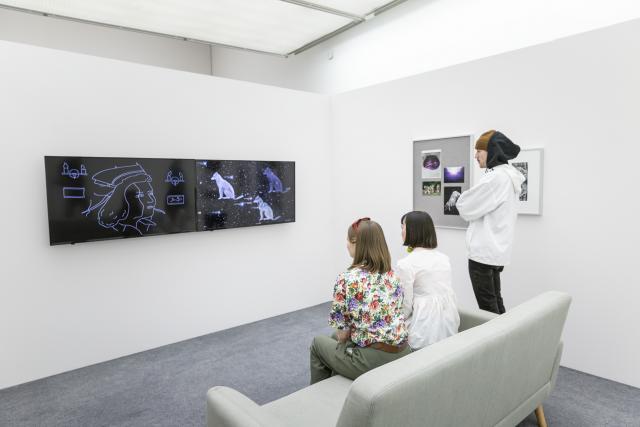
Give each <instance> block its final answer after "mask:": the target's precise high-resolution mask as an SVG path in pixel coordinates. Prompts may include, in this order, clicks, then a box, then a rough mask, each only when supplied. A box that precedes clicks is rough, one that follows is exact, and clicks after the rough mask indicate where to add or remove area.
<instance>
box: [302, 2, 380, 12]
mask: <svg viewBox="0 0 640 427" xmlns="http://www.w3.org/2000/svg"><path fill="white" fill-rule="evenodd" d="M306 1H307V2H309V3H313V4H317V5H319V6H324V7H329V8H331V9H336V10H341V11H343V12H348V13H351V14H353V15H359V16H365V15H368V14H369V13H371V12H373V11H374V10H376V9H378V8H380V7H382V6H384V5H387V4H389V3H391V2H392V1H391V0H306Z"/></svg>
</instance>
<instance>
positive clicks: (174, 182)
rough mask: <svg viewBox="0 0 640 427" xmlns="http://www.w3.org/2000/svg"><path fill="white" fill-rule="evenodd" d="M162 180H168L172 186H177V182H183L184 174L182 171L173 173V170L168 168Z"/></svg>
mask: <svg viewBox="0 0 640 427" xmlns="http://www.w3.org/2000/svg"><path fill="white" fill-rule="evenodd" d="M164 182H168V183H169V184H171V185H173V186H174V187H177V186H178V184H180V183H181V182H184V176H183V175H182V172H178V175H174V174H173V171H171V169H169V172H167V177H166V178H165V180H164Z"/></svg>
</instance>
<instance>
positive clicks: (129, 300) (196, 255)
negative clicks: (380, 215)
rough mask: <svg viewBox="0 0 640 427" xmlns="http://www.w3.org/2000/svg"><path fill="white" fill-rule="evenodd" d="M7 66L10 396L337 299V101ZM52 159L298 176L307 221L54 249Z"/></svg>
mask: <svg viewBox="0 0 640 427" xmlns="http://www.w3.org/2000/svg"><path fill="white" fill-rule="evenodd" d="M0 58H1V59H0V62H1V63H2V66H0V94H1V95H0V123H1V124H0V158H1V159H2V175H3V176H4V183H5V187H4V190H3V196H2V202H1V207H2V208H1V209H0V224H2V244H1V245H0V263H1V266H0V271H1V272H2V278H1V279H0V324H1V325H2V327H1V328H0V388H4V387H8V386H11V385H14V384H18V383H23V382H26V381H30V380H34V379H37V378H42V377H45V376H49V375H52V374H56V373H59V372H63V371H67V370H71V369H75V368H79V367H82V366H86V365H89V364H93V363H97V362H102V361H105V360H109V359H113V358H116V357H120V356H124V355H127V354H131V353H135V352H139V351H142V350H146V349H150V348H154V347H158V346H161V345H164V344H168V343H173V342H177V341H180V340H184V339H188V338H192V337H195V336H199V335H203V334H208V333H211V332H213V331H216V330H220V329H225V328H229V327H232V326H236V325H240V324H244V323H247V322H251V321H255V320H258V319H263V318H266V317H270V316H274V315H278V314H282V313H286V312H289V311H292V310H296V309H300V308H304V307H308V306H311V305H315V304H318V303H321V302H324V301H326V300H328V299H329V298H330V295H331V287H330V284H331V283H332V280H333V278H334V274H335V272H333V271H331V269H330V268H329V267H327V268H326V269H322V268H318V266H322V265H324V266H330V265H331V264H332V260H333V256H332V255H331V252H330V251H329V249H330V248H331V247H333V245H332V243H333V242H331V236H330V235H329V234H328V233H327V232H326V231H327V230H328V229H330V226H331V225H330V224H331V216H330V215H328V212H327V206H329V205H330V201H331V198H330V194H331V193H330V188H329V186H328V183H327V180H328V178H326V176H327V175H328V172H327V166H328V165H329V164H330V163H331V147H330V144H329V140H328V137H329V107H330V105H329V99H328V98H327V97H325V96H322V95H316V94H311V93H304V92H296V91H292V90H288V89H281V88H276V87H268V86H259V85H255V84H253V83H245V82H237V81H232V80H226V79H220V78H213V77H210V76H205V75H198V74H192V73H184V72H178V71H172V70H166V69H162V68H156V67H149V66H143V65H138V64H130V63H125V62H119V61H114V60H109V59H103V58H96V57H91V56H84V55H78V54H73V53H68V52H62V51H57V50H52V49H44V48H38V47H33V46H27V45H21V44H14V43H9V42H0ZM45 155H74V156H83V155H84V156H114V157H115V156H119V157H166V158H209V159H239V160H289V161H295V162H296V215H297V221H296V222H295V223H290V224H281V225H268V226H262V227H249V228H241V229H230V230H223V231H215V232H200V233H186V234H177V235H167V236H154V237H147V238H139V239H128V240H116V241H104V242H93V243H84V244H78V245H73V246H72V245H64V246H55V247H51V246H49V240H48V223H47V207H46V193H45V177H44V159H43V156H45ZM225 351H227V350H225Z"/></svg>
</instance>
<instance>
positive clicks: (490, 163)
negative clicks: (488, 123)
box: [487, 132, 520, 169]
mask: <svg viewBox="0 0 640 427" xmlns="http://www.w3.org/2000/svg"><path fill="white" fill-rule="evenodd" d="M518 153H520V147H519V146H518V145H516V144H514V143H513V142H512V141H511V140H510V139H509V138H507V137H506V135H505V134H503V133H502V132H494V133H493V135H491V139H489V143H488V145H487V168H489V169H491V168H494V167H496V166H498V165H506V164H508V163H509V160H511V159H515V158H516V157H517V156H518Z"/></svg>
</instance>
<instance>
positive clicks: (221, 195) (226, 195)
mask: <svg viewBox="0 0 640 427" xmlns="http://www.w3.org/2000/svg"><path fill="white" fill-rule="evenodd" d="M211 181H215V182H216V185H217V186H218V200H221V199H232V200H238V199H241V198H242V197H244V195H240V196H238V197H236V192H235V191H234V190H233V185H231V183H229V181H227V180H226V179H224V178H223V177H222V176H221V175H220V174H219V173H218V172H214V174H213V175H212V176H211Z"/></svg>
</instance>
